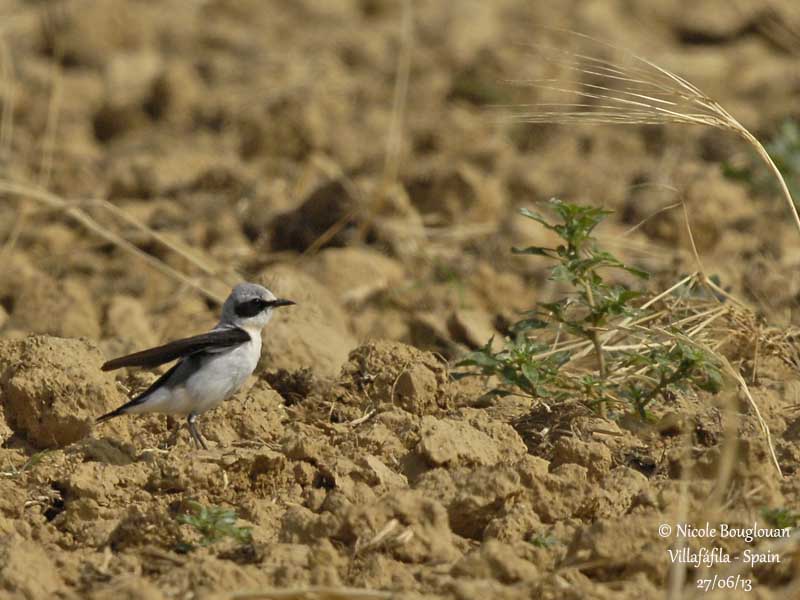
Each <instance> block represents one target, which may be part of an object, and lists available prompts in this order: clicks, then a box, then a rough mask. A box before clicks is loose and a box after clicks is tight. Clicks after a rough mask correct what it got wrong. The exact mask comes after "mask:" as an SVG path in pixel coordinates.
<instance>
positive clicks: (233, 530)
mask: <svg viewBox="0 0 800 600" xmlns="http://www.w3.org/2000/svg"><path fill="white" fill-rule="evenodd" d="M187 504H188V505H189V508H190V510H191V512H190V513H184V514H180V515H178V516H177V521H178V522H179V523H182V524H184V525H190V526H191V527H192V528H194V530H195V531H196V532H197V533H199V534H200V536H201V540H200V545H201V546H208V545H210V544H214V543H216V542H219V541H220V540H222V539H224V538H226V537H230V538H233V539H234V540H236V541H237V542H239V543H242V544H245V543H247V542H249V541H250V540H251V538H252V535H251V530H250V528H249V527H237V526H236V521H237V519H238V517H237V516H236V511H235V510H229V509H225V508H222V507H219V506H203V505H202V504H200V503H199V502H195V501H193V500H190V501H189V502H188V503H187ZM182 546H183V547H185V548H186V549H191V548H192V546H191V544H182Z"/></svg>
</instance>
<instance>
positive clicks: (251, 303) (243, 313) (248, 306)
mask: <svg viewBox="0 0 800 600" xmlns="http://www.w3.org/2000/svg"><path fill="white" fill-rule="evenodd" d="M269 304H270V303H269V302H267V301H266V300H262V299H261V298H253V299H252V300H246V301H244V302H240V303H239V304H237V305H236V306H235V307H234V312H236V316H237V317H245V318H246V317H255V316H256V315H257V314H258V313H260V312H261V311H262V310H264V309H265V308H266V307H267V306H269Z"/></svg>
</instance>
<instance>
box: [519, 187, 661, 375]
mask: <svg viewBox="0 0 800 600" xmlns="http://www.w3.org/2000/svg"><path fill="white" fill-rule="evenodd" d="M550 205H551V207H552V208H553V209H554V210H555V212H556V213H557V215H558V216H559V217H560V218H561V223H555V224H551V223H550V222H549V221H548V220H547V219H545V218H544V217H542V216H540V215H539V214H537V213H535V212H532V211H530V210H528V209H526V208H523V209H522V210H521V211H520V213H521V214H522V215H523V216H525V217H528V218H529V219H533V220H534V221H537V222H538V223H541V224H542V225H543V226H544V227H545V228H547V229H549V230H550V231H553V232H555V233H556V234H558V236H559V237H560V238H561V239H562V240H563V242H564V243H563V244H561V245H559V246H557V247H556V248H544V247H541V246H529V247H528V248H522V249H520V248H512V252H514V253H515V254H532V255H537V256H544V257H547V258H550V259H553V260H555V261H556V265H555V266H554V267H553V268H552V269H551V271H550V279H552V280H554V281H563V282H566V283H568V284H570V285H571V286H572V287H573V288H574V290H575V293H574V294H573V295H571V296H568V297H566V298H562V299H560V300H557V301H556V302H549V303H543V304H541V305H540V306H541V308H543V309H545V310H546V311H548V312H549V313H550V317H551V318H552V319H553V320H555V321H556V322H558V323H560V324H562V325H564V326H565V327H566V328H567V330H568V331H570V332H571V333H574V334H576V335H578V336H581V337H584V338H586V339H588V340H590V341H591V342H592V344H593V346H594V350H595V355H596V357H597V364H598V370H599V371H600V376H601V377H605V376H606V366H605V359H604V356H603V351H602V347H601V344H600V338H599V329H600V328H601V327H604V326H605V325H606V324H607V323H608V319H609V318H610V317H612V316H617V315H630V314H632V309H631V307H630V301H631V300H633V299H634V298H636V297H638V296H639V293H638V292H635V291H632V290H629V289H627V288H625V287H623V286H621V285H609V284H608V283H606V282H605V281H604V280H603V278H602V276H601V273H600V271H601V269H606V268H612V269H624V270H626V271H629V272H630V273H632V274H634V275H636V276H637V277H641V278H645V279H646V278H647V277H648V274H647V273H646V272H644V271H641V270H639V269H635V268H633V267H629V266H626V265H624V264H623V263H621V262H620V261H619V260H617V259H616V258H614V257H613V256H612V255H611V254H609V253H608V252H604V251H602V250H600V249H599V248H598V247H597V243H596V241H595V239H594V238H593V237H592V232H593V231H594V229H595V227H597V226H598V225H599V224H600V222H601V221H602V220H603V219H604V218H605V217H606V216H607V215H609V214H611V213H610V211H607V210H603V209H601V208H594V207H591V206H579V205H577V204H568V203H565V202H561V201H560V200H558V199H553V200H551V201H550ZM540 313H541V310H538V311H536V313H535V314H534V318H533V319H526V320H524V321H520V322H519V323H517V324H516V325H515V327H514V329H515V331H517V332H519V331H525V330H527V329H528V328H529V327H530V328H538V327H539V319H538V318H536V316H535V315H536V314H540Z"/></svg>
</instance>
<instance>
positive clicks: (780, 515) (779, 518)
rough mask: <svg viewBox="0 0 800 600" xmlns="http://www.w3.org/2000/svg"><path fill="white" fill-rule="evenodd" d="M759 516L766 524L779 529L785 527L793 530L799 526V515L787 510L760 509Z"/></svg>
mask: <svg viewBox="0 0 800 600" xmlns="http://www.w3.org/2000/svg"><path fill="white" fill-rule="evenodd" d="M761 516H762V517H764V520H765V521H767V523H769V524H770V525H772V526H773V527H778V528H779V529H785V528H787V527H788V528H791V529H794V528H795V527H798V526H800V513H797V512H794V511H793V510H790V509H788V508H762V509H761Z"/></svg>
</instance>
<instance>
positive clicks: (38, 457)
mask: <svg viewBox="0 0 800 600" xmlns="http://www.w3.org/2000/svg"><path fill="white" fill-rule="evenodd" d="M50 452H52V450H41V451H39V452H36V453H34V454H32V455H31V457H30V458H29V459H28V460H26V461H25V462H24V463H23V464H22V466H20V467H15V466H14V465H11V468H10V469H9V470H8V471H0V475H2V476H3V477H10V478H15V477H19V476H20V475H22V474H23V473H25V472H26V471H30V470H32V469H33V468H34V467H35V466H36V465H38V464H39V463H40V462H42V460H43V459H44V458H45V457H46V456H47V455H48V454H49V453H50Z"/></svg>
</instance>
